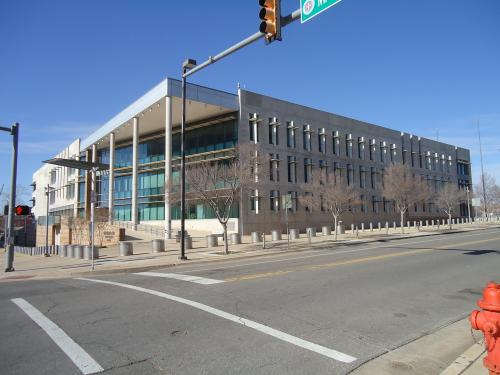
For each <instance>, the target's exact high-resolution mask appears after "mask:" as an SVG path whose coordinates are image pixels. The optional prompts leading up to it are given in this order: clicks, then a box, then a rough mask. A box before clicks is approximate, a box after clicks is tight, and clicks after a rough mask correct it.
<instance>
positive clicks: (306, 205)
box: [304, 191, 313, 212]
mask: <svg viewBox="0 0 500 375" xmlns="http://www.w3.org/2000/svg"><path fill="white" fill-rule="evenodd" d="M312 196H313V194H312V193H310V192H307V191H306V192H305V193H304V198H305V199H304V210H305V211H306V212H311V211H312V207H311V201H312Z"/></svg>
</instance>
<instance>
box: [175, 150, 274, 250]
mask: <svg viewBox="0 0 500 375" xmlns="http://www.w3.org/2000/svg"><path fill="white" fill-rule="evenodd" d="M264 164H265V163H264V162H263V161H262V159H261V155H260V153H259V150H258V149H257V148H256V147H253V145H243V146H240V147H239V148H238V149H237V150H236V152H235V154H234V157H233V158H231V159H225V160H218V161H203V162H200V163H197V164H192V165H189V166H188V167H187V170H186V182H187V185H188V187H189V188H188V192H187V194H186V195H187V197H188V198H189V199H194V200H199V201H202V202H203V203H205V205H206V206H208V207H210V208H211V209H212V210H213V212H214V214H215V217H216V218H217V220H218V221H219V223H220V224H221V226H222V228H223V230H224V252H225V253H226V254H229V248H228V240H227V223H228V221H229V217H230V214H231V209H232V207H233V205H234V203H235V201H236V200H237V198H238V196H239V193H240V192H241V191H244V190H247V189H254V188H256V187H257V186H258V184H259V182H260V180H261V178H262V177H261V176H262V174H263V173H264V168H263V166H264ZM172 198H173V199H178V194H172Z"/></svg>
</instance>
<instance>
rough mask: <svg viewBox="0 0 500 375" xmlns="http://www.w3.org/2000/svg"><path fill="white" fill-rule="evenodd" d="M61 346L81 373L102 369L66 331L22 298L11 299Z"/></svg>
mask: <svg viewBox="0 0 500 375" xmlns="http://www.w3.org/2000/svg"><path fill="white" fill-rule="evenodd" d="M11 301H12V302H14V303H15V304H16V305H17V306H18V307H19V308H20V309H21V310H23V311H24V312H25V313H26V315H28V316H29V317H30V318H31V319H32V320H33V321H34V322H35V323H36V324H38V326H39V327H40V328H41V329H43V330H44V331H45V333H46V334H47V335H48V336H49V337H50V338H51V339H52V340H53V341H54V342H55V343H56V344H57V346H59V347H60V348H61V350H62V351H63V352H64V353H65V354H66V355H67V356H68V357H69V359H71V361H73V363H74V364H75V365H76V367H78V368H79V369H80V371H81V372H82V373H83V374H95V373H98V372H102V371H104V369H103V368H102V367H101V366H100V365H99V363H97V362H96V361H94V359H93V358H92V357H91V356H90V355H89V354H88V353H87V352H86V351H85V350H83V348H82V347H81V346H80V345H78V344H77V343H76V342H74V341H73V339H72V338H71V337H69V336H68V335H67V334H66V332H64V331H63V330H62V329H61V328H59V327H58V326H57V325H56V324H55V323H54V322H52V321H51V320H50V319H49V318H47V317H46V316H45V315H43V314H42V313H41V312H40V311H39V310H37V309H36V308H35V307H34V306H33V305H32V304H30V303H29V302H28V301H26V300H24V299H22V298H13V299H11Z"/></svg>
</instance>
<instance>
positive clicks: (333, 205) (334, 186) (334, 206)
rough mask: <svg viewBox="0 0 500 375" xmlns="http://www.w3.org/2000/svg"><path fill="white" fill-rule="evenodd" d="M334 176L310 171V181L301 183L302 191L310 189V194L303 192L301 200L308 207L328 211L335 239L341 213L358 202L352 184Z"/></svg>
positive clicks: (357, 196)
mask: <svg viewBox="0 0 500 375" xmlns="http://www.w3.org/2000/svg"><path fill="white" fill-rule="evenodd" d="M334 177H335V176H332V177H330V178H329V177H328V176H327V175H326V173H324V172H321V170H314V171H313V172H312V181H311V183H307V184H303V185H302V186H301V188H302V189H303V190H304V191H306V190H307V191H311V192H313V193H312V194H305V195H304V196H303V197H302V198H301V200H302V202H303V203H304V204H306V205H307V206H308V207H312V208H315V209H319V210H324V211H327V212H328V213H330V215H332V218H333V223H334V232H335V235H334V239H335V241H336V240H337V223H338V220H339V218H340V217H341V215H342V214H344V213H345V212H347V211H350V210H352V209H353V208H354V206H356V205H358V204H359V203H360V200H359V192H358V190H357V189H356V188H355V187H354V186H353V185H347V184H346V183H345V182H343V181H341V180H340V179H338V180H336V179H335V178H334Z"/></svg>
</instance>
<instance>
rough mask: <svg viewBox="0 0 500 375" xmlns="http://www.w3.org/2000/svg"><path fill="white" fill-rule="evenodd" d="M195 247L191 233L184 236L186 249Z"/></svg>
mask: <svg viewBox="0 0 500 375" xmlns="http://www.w3.org/2000/svg"><path fill="white" fill-rule="evenodd" d="M192 248H193V239H192V238H191V236H190V235H187V236H184V249H186V250H189V249H192Z"/></svg>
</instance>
